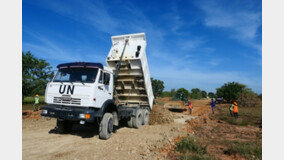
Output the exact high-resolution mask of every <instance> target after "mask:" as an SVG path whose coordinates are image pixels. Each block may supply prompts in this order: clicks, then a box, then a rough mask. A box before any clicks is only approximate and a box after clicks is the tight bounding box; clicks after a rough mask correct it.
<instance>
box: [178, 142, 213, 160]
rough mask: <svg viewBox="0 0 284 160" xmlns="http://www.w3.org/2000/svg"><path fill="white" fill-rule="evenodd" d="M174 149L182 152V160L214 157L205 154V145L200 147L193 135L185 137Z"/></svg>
mask: <svg viewBox="0 0 284 160" xmlns="http://www.w3.org/2000/svg"><path fill="white" fill-rule="evenodd" d="M175 150H176V151H178V152H180V153H183V156H182V159H184V160H211V159H215V158H214V157H211V156H207V155H206V153H207V146H205V147H202V145H201V144H200V143H198V142H197V141H196V140H195V139H194V138H193V137H185V138H183V139H182V140H181V141H180V142H179V143H178V144H177V147H176V149H175Z"/></svg>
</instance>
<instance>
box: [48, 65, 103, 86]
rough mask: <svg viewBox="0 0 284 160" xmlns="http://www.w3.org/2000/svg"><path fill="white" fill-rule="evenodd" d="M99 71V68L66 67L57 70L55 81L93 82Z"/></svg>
mask: <svg viewBox="0 0 284 160" xmlns="http://www.w3.org/2000/svg"><path fill="white" fill-rule="evenodd" d="M97 73H98V69H97V68H64V69H60V70H59V71H58V72H57V74H56V76H55V78H54V79H53V82H83V83H93V82H95V80H96V76H97Z"/></svg>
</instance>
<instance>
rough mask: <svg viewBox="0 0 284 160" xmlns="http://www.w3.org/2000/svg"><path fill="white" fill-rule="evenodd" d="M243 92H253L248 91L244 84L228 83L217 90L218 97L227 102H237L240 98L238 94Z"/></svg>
mask: <svg viewBox="0 0 284 160" xmlns="http://www.w3.org/2000/svg"><path fill="white" fill-rule="evenodd" d="M242 91H245V92H252V91H251V90H250V89H247V88H246V86H245V85H244V84H240V83H238V82H228V83H225V84H224V85H223V86H221V87H220V88H217V93H216V95H217V97H223V98H224V99H225V100H227V101H235V100H237V98H238V94H239V93H240V92H242Z"/></svg>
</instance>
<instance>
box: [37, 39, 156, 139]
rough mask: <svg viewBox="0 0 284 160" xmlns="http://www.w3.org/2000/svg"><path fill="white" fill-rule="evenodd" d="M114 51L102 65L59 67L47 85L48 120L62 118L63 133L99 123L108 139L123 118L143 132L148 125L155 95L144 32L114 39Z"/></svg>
mask: <svg viewBox="0 0 284 160" xmlns="http://www.w3.org/2000/svg"><path fill="white" fill-rule="evenodd" d="M111 40H112V47H111V49H110V52H109V54H108V56H107V58H106V64H107V66H103V65H102V64H101V63H91V62H73V63H64V64H59V65H58V66H57V68H58V71H57V73H56V74H55V76H54V78H53V79H52V81H50V82H49V83H48V84H47V87H46V91H45V102H46V103H47V105H45V106H43V107H42V108H41V110H42V113H41V116H43V117H53V118H57V124H56V128H57V131H58V132H61V133H62V132H68V131H70V130H71V129H72V126H73V124H76V123H77V124H81V125H94V124H99V137H100V138H101V139H108V138H109V137H110V136H111V133H112V132H113V128H114V126H118V125H119V122H121V120H125V121H127V124H128V126H129V127H134V128H139V127H140V126H141V125H146V124H148V122H149V113H150V111H151V109H152V105H153V101H154V96H153V91H152V85H151V80H150V75H149V69H148V63H147V58H146V52H145V51H146V38H145V34H144V33H139V34H128V35H121V36H113V37H111Z"/></svg>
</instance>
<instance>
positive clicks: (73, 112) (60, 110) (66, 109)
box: [41, 104, 95, 122]
mask: <svg viewBox="0 0 284 160" xmlns="http://www.w3.org/2000/svg"><path fill="white" fill-rule="evenodd" d="M41 110H47V113H46V114H44V113H41V116H44V117H52V118H59V119H64V120H72V121H80V120H84V121H85V122H94V120H95V110H93V109H90V108H85V107H74V106H64V105H54V104H49V105H45V106H43V107H42V108H41ZM79 114H90V118H89V119H85V118H80V117H79Z"/></svg>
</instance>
